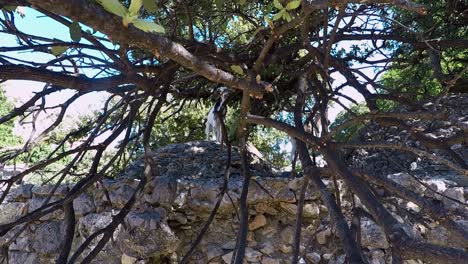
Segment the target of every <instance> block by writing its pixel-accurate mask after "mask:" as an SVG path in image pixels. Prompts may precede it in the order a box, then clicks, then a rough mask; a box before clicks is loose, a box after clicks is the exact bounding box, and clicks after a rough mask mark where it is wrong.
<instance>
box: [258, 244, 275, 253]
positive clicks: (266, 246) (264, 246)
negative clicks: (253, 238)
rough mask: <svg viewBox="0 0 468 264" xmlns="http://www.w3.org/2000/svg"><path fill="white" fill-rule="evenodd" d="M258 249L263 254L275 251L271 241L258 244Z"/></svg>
mask: <svg viewBox="0 0 468 264" xmlns="http://www.w3.org/2000/svg"><path fill="white" fill-rule="evenodd" d="M259 251H260V252H262V253H263V254H266V255H271V254H273V253H274V252H275V251H276V249H275V246H274V245H273V243H272V242H271V241H267V242H265V243H263V244H262V245H261V246H260V249H259Z"/></svg>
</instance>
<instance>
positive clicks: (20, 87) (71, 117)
mask: <svg viewBox="0 0 468 264" xmlns="http://www.w3.org/2000/svg"><path fill="white" fill-rule="evenodd" d="M25 12H26V16H25V17H23V18H20V17H19V16H17V19H16V23H17V26H18V28H19V29H20V30H22V31H24V32H26V33H29V34H34V35H47V36H49V37H55V38H58V39H62V40H66V41H67V40H70V41H71V39H70V36H69V29H68V27H66V26H63V25H61V24H60V23H57V22H54V21H53V20H51V19H49V18H47V17H46V16H44V15H42V14H41V13H39V12H37V11H35V10H33V9H30V8H26V10H25ZM15 45H17V43H16V40H15V38H14V37H12V36H10V35H7V34H3V33H0V46H1V47H13V46H15ZM109 45H110V44H109ZM340 45H341V46H342V47H344V48H346V49H348V48H350V45H351V43H349V42H348V43H346V42H343V43H340ZM3 54H8V55H10V56H12V57H15V58H18V59H27V60H33V61H36V62H44V61H49V60H51V59H53V58H55V56H53V55H52V54H46V53H38V52H34V53H32V52H28V51H23V52H10V53H3ZM375 59H379V58H375ZM85 74H87V75H88V76H90V75H92V72H85ZM366 74H367V75H368V76H369V77H372V76H374V73H373V70H372V69H370V68H369V69H367V70H366ZM332 77H333V78H335V82H334V85H340V84H341V83H343V82H344V81H345V80H344V78H343V77H342V76H340V75H332ZM43 87H44V83H39V82H31V81H22V80H9V81H7V82H5V83H4V84H3V88H4V89H5V90H6V94H7V95H8V96H9V97H10V98H12V99H14V102H15V104H16V105H17V106H18V105H20V104H21V102H24V101H26V100H28V99H29V98H30V97H32V96H33V94H34V92H37V91H40V90H41V89H42V88H43ZM342 92H343V93H344V94H346V95H348V96H350V97H351V98H353V99H355V100H356V101H358V102H361V101H363V98H362V96H361V95H359V94H358V93H357V92H356V91H355V90H354V89H353V88H351V87H346V88H344V89H343V90H342ZM73 93H74V92H73V91H72V90H66V91H63V92H60V93H55V94H53V95H51V96H48V97H47V101H46V103H47V105H49V106H50V105H56V104H60V103H62V102H64V101H65V100H66V99H67V98H69V97H70V96H71V95H73ZM106 95H107V94H106V93H102V92H101V93H92V94H88V95H86V96H83V97H82V98H80V99H78V100H77V101H76V102H75V103H73V104H72V105H71V106H70V108H69V109H68V111H67V117H68V122H69V124H68V125H69V126H72V125H73V123H74V122H76V120H77V118H78V117H79V116H80V115H86V114H89V113H91V112H92V111H95V110H98V109H99V108H100V107H101V105H102V102H103V100H104V99H105V98H106ZM340 101H341V102H342V103H343V104H344V105H346V106H349V105H350V104H351V102H349V101H347V100H344V99H342V100H340ZM342 110H343V109H342V108H341V107H340V106H339V105H338V104H336V103H335V104H334V106H333V107H332V108H331V109H330V111H329V115H330V116H329V118H330V119H331V120H334V119H335V117H336V115H337V114H338V113H339V112H340V111H342ZM50 114H52V113H42V114H41V117H40V119H41V120H44V122H40V124H41V126H42V127H43V128H45V127H46V126H47V124H48V122H47V120H51V119H50V116H49V115H50ZM49 122H50V121H49ZM29 131H30V128H29V127H28V126H25V125H23V126H17V128H16V129H15V132H16V133H18V134H19V135H21V136H23V137H27V136H28V135H29Z"/></svg>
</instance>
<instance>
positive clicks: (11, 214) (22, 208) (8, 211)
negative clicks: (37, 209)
mask: <svg viewBox="0 0 468 264" xmlns="http://www.w3.org/2000/svg"><path fill="white" fill-rule="evenodd" d="M0 212H1V213H0V224H7V223H11V222H13V221H15V220H16V219H18V218H20V217H21V216H23V215H25V214H26V213H27V206H26V204H25V203H19V202H13V203H2V204H0Z"/></svg>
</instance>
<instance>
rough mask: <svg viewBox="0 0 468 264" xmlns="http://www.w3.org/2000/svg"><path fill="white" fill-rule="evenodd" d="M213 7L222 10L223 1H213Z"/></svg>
mask: <svg viewBox="0 0 468 264" xmlns="http://www.w3.org/2000/svg"><path fill="white" fill-rule="evenodd" d="M215 5H216V7H217V8H222V7H223V5H224V0H215Z"/></svg>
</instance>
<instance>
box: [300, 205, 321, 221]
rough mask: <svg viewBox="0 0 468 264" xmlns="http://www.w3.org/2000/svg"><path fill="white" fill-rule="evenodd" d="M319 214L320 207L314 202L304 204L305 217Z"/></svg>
mask: <svg viewBox="0 0 468 264" xmlns="http://www.w3.org/2000/svg"><path fill="white" fill-rule="evenodd" d="M319 215H320V207H319V206H318V205H317V204H316V203H308V204H305V205H304V209H303V216H304V217H307V218H318V217H319Z"/></svg>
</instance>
